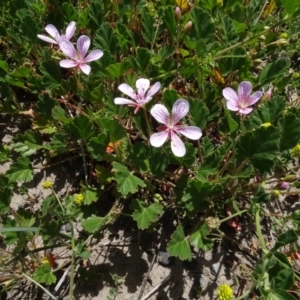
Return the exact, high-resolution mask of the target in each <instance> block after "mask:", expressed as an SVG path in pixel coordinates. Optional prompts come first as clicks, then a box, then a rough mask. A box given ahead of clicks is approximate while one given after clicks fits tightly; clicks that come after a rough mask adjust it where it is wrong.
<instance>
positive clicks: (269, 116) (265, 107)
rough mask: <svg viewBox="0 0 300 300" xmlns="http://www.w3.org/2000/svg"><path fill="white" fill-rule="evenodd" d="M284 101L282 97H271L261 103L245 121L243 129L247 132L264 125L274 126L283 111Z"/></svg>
mask: <svg viewBox="0 0 300 300" xmlns="http://www.w3.org/2000/svg"><path fill="white" fill-rule="evenodd" d="M285 106H286V100H285V99H284V97H282V96H275V97H272V98H271V99H270V100H269V101H268V102H266V103H263V104H262V105H260V107H259V108H258V109H257V110H255V111H254V112H253V113H251V115H250V116H249V117H248V118H246V120H245V128H247V129H248V130H252V129H256V128H259V127H260V126H261V125H262V124H264V123H271V124H272V125H274V126H276V125H277V123H278V120H279V118H280V117H281V116H282V113H283V111H284V110H285Z"/></svg>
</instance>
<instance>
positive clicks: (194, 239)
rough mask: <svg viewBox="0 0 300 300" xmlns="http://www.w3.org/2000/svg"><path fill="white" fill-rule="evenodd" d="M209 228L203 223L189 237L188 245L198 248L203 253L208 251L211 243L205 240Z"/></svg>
mask: <svg viewBox="0 0 300 300" xmlns="http://www.w3.org/2000/svg"><path fill="white" fill-rule="evenodd" d="M209 231H210V229H209V227H208V225H207V224H206V223H203V224H202V225H201V226H200V227H199V229H198V230H197V231H195V232H194V233H193V234H192V235H191V237H190V243H191V245H193V246H194V247H197V248H200V249H202V250H203V251H208V250H210V249H211V248H212V247H213V242H212V241H209V240H207V239H205V237H206V236H207V235H208V234H209Z"/></svg>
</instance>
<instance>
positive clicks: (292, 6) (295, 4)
mask: <svg viewBox="0 0 300 300" xmlns="http://www.w3.org/2000/svg"><path fill="white" fill-rule="evenodd" d="M279 2H280V3H281V4H282V5H283V7H284V9H285V10H286V11H287V13H289V14H292V13H294V12H295V11H296V10H297V9H298V8H299V7H300V0H293V1H291V0H279Z"/></svg>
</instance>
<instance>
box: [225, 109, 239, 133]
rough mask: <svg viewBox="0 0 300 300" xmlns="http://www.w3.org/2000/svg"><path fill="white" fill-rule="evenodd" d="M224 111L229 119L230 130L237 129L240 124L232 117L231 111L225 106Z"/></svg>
mask: <svg viewBox="0 0 300 300" xmlns="http://www.w3.org/2000/svg"><path fill="white" fill-rule="evenodd" d="M224 112H225V116H226V119H227V123H228V126H229V130H230V132H232V131H235V130H237V129H238V127H239V125H238V123H237V122H236V121H234V120H233V118H232V117H231V115H230V113H229V110H228V109H227V108H225V109H224Z"/></svg>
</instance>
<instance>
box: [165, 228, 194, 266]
mask: <svg viewBox="0 0 300 300" xmlns="http://www.w3.org/2000/svg"><path fill="white" fill-rule="evenodd" d="M167 251H168V252H169V253H170V255H172V256H177V257H179V258H180V259H181V260H186V259H187V260H191V259H192V251H191V247H190V245H189V243H188V241H187V240H186V239H185V235H184V231H183V226H182V225H181V224H179V225H178V226H177V229H176V231H175V232H174V233H173V234H172V236H171V240H170V242H169V243H168V246H167Z"/></svg>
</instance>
